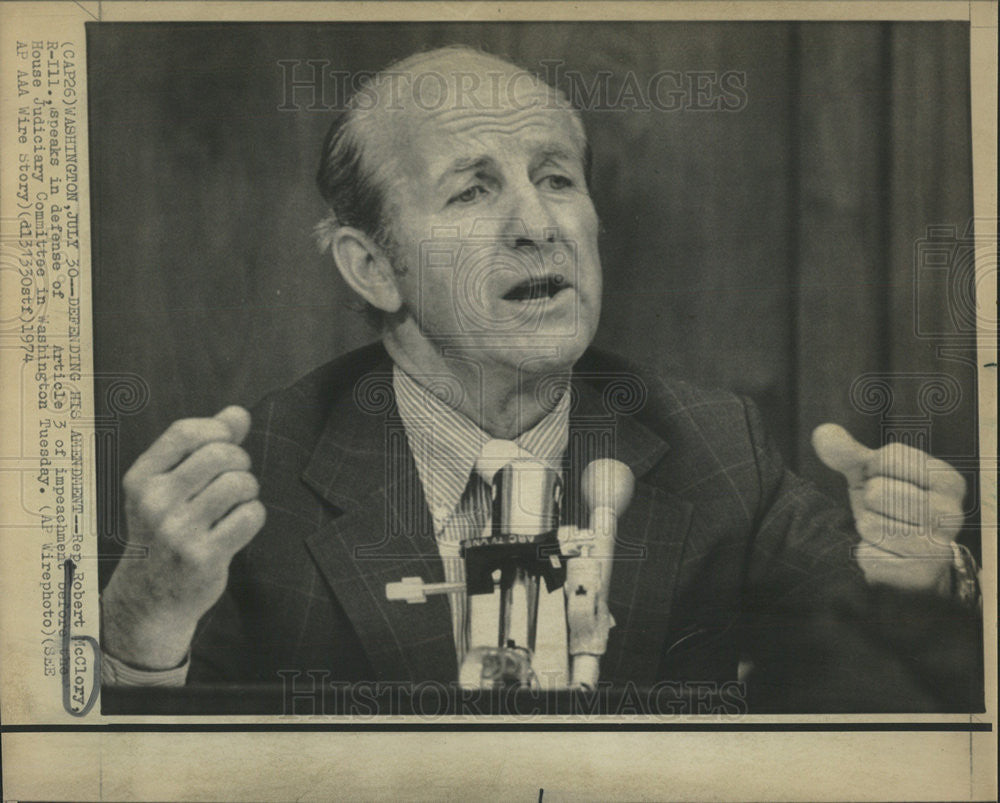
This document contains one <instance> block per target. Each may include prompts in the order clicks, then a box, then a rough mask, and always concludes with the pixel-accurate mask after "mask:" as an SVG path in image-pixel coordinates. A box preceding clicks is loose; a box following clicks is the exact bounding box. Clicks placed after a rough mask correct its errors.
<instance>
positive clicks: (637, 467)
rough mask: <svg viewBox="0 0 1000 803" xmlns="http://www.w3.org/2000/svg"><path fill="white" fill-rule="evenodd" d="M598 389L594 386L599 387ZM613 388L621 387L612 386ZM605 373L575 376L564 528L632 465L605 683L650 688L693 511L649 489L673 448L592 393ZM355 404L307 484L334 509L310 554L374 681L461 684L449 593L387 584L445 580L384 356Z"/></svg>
mask: <svg viewBox="0 0 1000 803" xmlns="http://www.w3.org/2000/svg"><path fill="white" fill-rule="evenodd" d="M593 379H597V380H598V382H597V383H594V382H592V381H588V380H593ZM611 379H612V380H613V379H614V377H611ZM608 380H609V377H608V376H607V375H606V374H602V375H600V376H596V377H588V376H587V375H586V374H583V373H579V374H577V375H576V376H575V377H574V383H573V387H574V404H573V408H572V411H571V414H570V438H569V445H568V449H567V455H566V464H565V469H566V472H567V473H566V476H567V477H568V478H569V481H568V483H567V488H566V499H565V505H564V521H567V522H571V523H576V524H585V523H586V516H585V513H583V504H582V501H581V499H580V493H579V479H580V474H581V472H582V469H583V467H584V466H586V465H587V463H589V462H590V461H592V460H594V459H597V458H600V457H612V458H615V459H618V460H621V461H622V462H624V463H625V464H626V465H628V466H629V467H630V468H631V469H632V471H633V473H634V474H635V477H636V491H635V496H634V497H633V501H632V503H631V505H630V506H629V508H628V510H627V511H626V512H625V514H624V516H623V517H622V518H621V520H620V522H619V527H618V543H617V545H616V551H615V564H614V568H613V571H612V578H611V589H610V593H609V604H610V607H611V612H612V614H613V615H614V617H615V620H616V623H617V625H616V627H615V628H613V629H612V631H611V635H610V638H609V641H608V651H607V653H606V655H605V656H604V659H603V660H602V670H601V677H602V678H603V679H607V680H614V681H624V680H631V681H633V682H651V681H653V680H655V673H656V669H657V666H658V665H659V662H660V658H661V655H662V652H663V647H664V644H665V641H666V638H667V631H668V623H669V618H670V608H671V603H672V599H673V594H674V589H675V586H676V575H677V568H678V566H679V563H680V555H681V550H682V548H683V544H684V540H685V538H686V536H687V532H688V529H689V527H690V523H691V511H692V505H691V504H690V503H688V502H686V501H685V500H682V499H680V498H677V497H674V496H672V495H670V494H668V493H666V492H665V491H664V490H663V489H662V488H661V487H660V486H659V484H657V483H655V482H651V481H649V478H648V477H647V475H649V474H650V472H651V469H653V468H654V467H655V466H656V464H657V463H658V462H659V461H660V459H661V458H662V457H663V455H664V454H665V453H666V452H667V450H668V446H667V444H666V442H665V441H664V440H663V439H662V438H661V437H660V436H659V435H657V434H656V433H655V432H653V431H652V430H651V429H649V428H648V427H647V426H645V425H644V424H642V423H641V422H640V421H639V420H637V417H636V416H635V415H634V414H633V413H634V412H636V411H634V410H630V409H627V408H623V407H622V406H621V405H617V406H616V403H615V399H616V397H615V394H613V393H609V392H608V388H609V387H610V384H605V385H604V387H603V391H602V389H601V388H600V387H596V386H595V384H597V385H600V383H602V382H603V383H608ZM354 399H355V402H356V403H355V404H353V405H341V406H339V407H338V410H337V412H336V414H335V415H331V417H330V419H329V420H328V421H327V424H326V428H325V430H324V432H323V434H322V436H321V437H320V440H319V443H318V445H317V446H316V449H315V450H314V452H313V455H312V459H311V460H310V463H309V465H308V466H307V468H306V470H305V471H304V472H303V479H304V480H305V482H306V483H307V484H308V485H310V487H312V488H313V490H314V491H316V493H318V494H319V495H320V496H321V497H322V498H323V499H325V500H326V501H327V502H328V503H329V504H330V505H332V506H333V507H334V508H335V510H333V511H330V512H328V513H326V514H325V515H324V517H323V521H322V522H321V523H320V524H319V526H318V527H317V528H316V530H315V531H314V532H313V533H312V534H311V535H309V536H308V537H307V539H306V544H307V546H308V548H309V551H310V553H311V554H312V556H313V559H314V560H315V561H316V564H317V566H318V568H319V570H320V572H321V573H322V574H323V577H324V578H325V579H326V581H327V583H329V585H330V588H331V589H332V591H333V593H334V595H335V596H336V599H337V601H338V602H339V604H340V605H341V607H342V608H343V610H344V612H345V613H346V615H347V616H348V618H349V619H350V621H351V623H352V625H353V627H354V629H355V632H356V633H357V635H358V637H359V639H360V641H361V643H362V646H363V649H364V650H365V653H366V655H367V657H368V658H369V661H370V662H371V665H372V667H373V668H374V670H375V675H376V678H375V679H376V680H385V681H389V680H412V681H420V680H438V681H441V682H447V681H450V680H454V679H455V677H456V676H457V671H456V663H455V661H456V656H455V644H454V639H453V637H452V627H451V611H450V606H449V603H448V600H447V597H446V595H437V596H431V597H429V598H428V601H427V602H426V603H423V604H412V605H411V604H409V603H406V602H390V601H389V600H387V599H386V596H385V585H386V583H390V582H396V581H398V580H400V579H401V578H403V577H413V576H417V577H420V578H421V579H423V580H424V581H426V582H441V581H443V579H444V571H443V567H442V564H441V558H440V557H439V555H438V551H437V546H436V543H435V540H434V534H433V533H434V530H433V524H432V520H431V516H430V512H429V511H428V509H427V504H426V501H425V499H424V494H423V488H422V486H421V484H420V480H419V476H418V474H417V470H416V465H415V463H414V460H413V455H412V453H411V451H410V448H409V444H408V442H407V440H406V434H405V430H404V428H403V424H402V421H401V420H400V418H399V412H398V410H397V408H396V403H395V394H394V392H393V388H392V368H391V362H390V361H389V360H388V358H387V356H385V355H384V352H383V359H382V360H381V361H380V363H379V365H377V366H376V367H375V368H374V369H373V370H372V371H370V372H369V373H367V374H365V375H364V376H362V377H361V379H360V380H359V381H358V382H357V383H356V385H355V388H354Z"/></svg>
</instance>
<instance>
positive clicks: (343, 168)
mask: <svg viewBox="0 0 1000 803" xmlns="http://www.w3.org/2000/svg"><path fill="white" fill-rule="evenodd" d="M511 108H515V109H530V108H538V109H547V110H562V111H565V113H566V114H567V115H568V116H569V118H570V119H571V128H572V130H573V131H574V132H575V134H576V137H575V139H576V140H577V145H578V147H579V151H580V157H581V159H582V160H583V162H584V165H585V171H586V173H587V177H588V180H589V167H590V151H589V148H588V146H587V141H586V135H585V132H584V128H583V123H582V121H581V120H580V116H579V113H578V112H577V111H576V110H575V109H574V108H573V107H572V106H571V104H570V103H569V101H568V100H567V99H566V97H565V96H564V95H563V94H562V92H560V91H559V90H558V89H555V88H553V87H550V86H548V85H547V84H545V83H544V82H542V81H541V80H540V79H539V78H538V77H537V76H535V75H533V74H532V73H530V72H528V71H526V70H524V69H522V68H520V67H518V66H517V65H515V64H512V63H510V62H508V61H505V60H503V59H501V58H498V57H496V56H493V55H491V54H488V53H484V52H481V51H478V50H475V49H473V48H470V47H466V46H450V47H443V48H439V49H436V50H432V51H429V52H426V53H418V54H415V55H412V56H408V57H407V58H405V59H402V60H401V61H398V62H396V63H394V64H392V65H390V66H389V67H387V68H386V69H384V70H382V71H380V72H378V73H376V74H375V75H373V76H371V77H370V78H368V79H367V80H365V81H364V82H363V83H362V85H361V86H360V87H359V88H358V90H357V91H356V92H355V93H354V94H353V95H352V96H351V98H350V99H349V100H348V102H347V104H346V109H345V111H344V112H343V113H342V114H341V115H340V117H338V119H337V120H335V121H334V123H333V125H332V126H331V128H330V130H329V132H328V134H327V137H326V140H325V142H324V145H323V153H322V157H321V161H320V168H319V172H318V175H317V183H318V185H319V189H320V192H321V194H322V195H323V198H324V199H325V200H326V202H327V204H328V206H329V208H330V215H329V217H328V218H327V219H326V220H324V221H323V222H322V223H321V224H320V226H319V227H317V235H318V238H319V241H320V246H321V248H323V250H327V247H328V245H329V243H330V241H331V238H332V235H333V234H334V232H335V231H336V230H337V229H338V228H339V227H341V226H351V227H354V228H357V229H359V230H361V231H363V232H365V233H366V234H368V235H369V236H370V237H372V239H373V240H374V241H375V242H376V243H377V244H378V245H380V246H381V247H382V248H384V249H386V250H387V252H388V253H389V254H390V256H391V255H392V253H393V234H392V220H393V218H394V217H395V210H394V203H393V197H394V193H393V191H392V190H393V186H394V185H395V184H397V183H398V182H401V181H405V179H406V176H407V173H408V171H411V170H413V169H415V165H413V164H412V162H411V161H410V155H411V154H412V148H411V147H409V146H410V145H411V143H412V140H413V138H414V137H415V136H417V135H419V132H420V131H421V128H422V126H424V125H425V124H429V123H434V124H435V125H438V126H440V124H441V123H448V121H449V120H452V119H456V118H459V117H461V118H465V117H467V115H465V114H462V113H467V112H469V111H475V112H477V114H479V115H480V116H482V117H483V118H489V117H490V116H491V115H494V116H496V117H497V118H498V120H499V118H500V117H501V116H502V112H503V111H505V110H509V109H511ZM498 124H502V123H500V122H498ZM456 125H461V122H456Z"/></svg>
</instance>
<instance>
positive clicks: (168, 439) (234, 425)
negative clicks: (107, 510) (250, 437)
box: [122, 406, 250, 489]
mask: <svg viewBox="0 0 1000 803" xmlns="http://www.w3.org/2000/svg"><path fill="white" fill-rule="evenodd" d="M249 427H250V414H249V413H248V412H247V411H246V410H244V409H243V408H242V407H235V406H233V407H227V408H225V409H224V410H222V412H220V413H219V415H217V416H215V417H214V418H182V419H180V420H178V421H174V423H172V424H171V425H170V426H169V427H167V429H166V431H165V432H164V433H163V434H162V435H161V436H160V437H159V438H157V439H156V440H155V441H154V442H153V445H152V446H150V447H149V448H148V449H147V450H146V451H145V452H143V453H142V454H141V455H140V456H139V457H138V459H137V460H136V461H135V463H133V464H132V467H131V468H130V469H129V470H128V471H127V472H126V473H125V476H124V477H123V478H122V482H123V484H124V485H125V487H126V489H129V488H130V487H132V488H137V487H138V486H141V485H142V484H143V482H144V481H145V480H146V479H147V478H149V477H151V476H153V475H155V474H162V473H164V472H166V471H169V470H170V469H172V468H174V467H175V466H176V465H177V464H178V463H180V462H181V461H182V460H183V459H184V458H185V457H187V456H188V455H189V454H191V453H192V452H194V451H195V450H196V449H198V448H200V447H201V446H204V445H205V444H206V443H211V442H212V441H228V442H235V443H239V442H240V441H242V440H243V438H245V437H246V433H247V431H248V430H249Z"/></svg>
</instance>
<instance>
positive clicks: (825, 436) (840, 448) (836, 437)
mask: <svg viewBox="0 0 1000 803" xmlns="http://www.w3.org/2000/svg"><path fill="white" fill-rule="evenodd" d="M812 444H813V449H815V450H816V456H817V457H819V459H820V460H821V461H822V462H823V464H824V465H826V466H827V467H828V468H832V469H833V470H834V471H838V472H840V473H841V474H843V475H844V476H845V477H847V484H848V485H849V486H850V487H852V488H856V487H858V486H860V485H861V483H863V482H864V480H865V477H866V476H867V474H866V470H867V465H868V461H869V460H871V457H872V454H873V452H872V450H871V449H869V448H868V447H867V446H865V445H864V444H862V443H859V442H858V441H856V440H855V439H854V438H852V437H851V435H850V433H848V431H847V430H846V429H844V428H843V427H841V426H838V425H837V424H820V425H819V426H818V427H816V429H814V430H813V434H812Z"/></svg>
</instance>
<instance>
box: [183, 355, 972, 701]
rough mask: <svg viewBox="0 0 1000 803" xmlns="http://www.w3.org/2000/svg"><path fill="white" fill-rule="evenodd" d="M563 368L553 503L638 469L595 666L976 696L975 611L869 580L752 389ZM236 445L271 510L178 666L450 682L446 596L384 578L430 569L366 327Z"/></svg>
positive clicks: (418, 494) (836, 515) (781, 695)
mask: <svg viewBox="0 0 1000 803" xmlns="http://www.w3.org/2000/svg"><path fill="white" fill-rule="evenodd" d="M574 371H575V373H574V381H573V407H572V410H571V414H570V445H569V449H568V455H567V467H566V468H567V477H569V488H568V490H567V503H566V505H565V508H566V514H565V518H566V520H567V521H575V522H576V523H581V524H582V523H585V520H581V518H580V517H581V513H580V510H579V509H580V505H579V502H578V499H579V495H578V492H577V490H578V489H576V488H575V487H574V486H573V479H574V478H578V477H579V474H580V469H581V468H582V466H583V465H585V464H586V463H588V462H589V461H590V460H592V459H594V458H596V457H600V456H609V457H615V458H617V459H619V460H622V461H624V462H625V463H627V464H628V465H629V466H630V467H631V469H632V471H633V472H634V474H635V477H636V491H635V496H634V498H633V501H632V503H631V505H630V506H629V508H628V510H627V512H626V513H625V514H624V516H623V517H622V519H621V521H620V523H619V544H618V547H617V553H616V555H617V558H618V559H617V560H616V561H615V564H614V568H613V574H612V585H611V590H610V607H611V610H612V613H613V615H614V617H615V620H616V622H617V626H616V627H615V628H614V629H613V630H612V631H611V637H610V640H609V644H608V651H607V654H606V655H605V656H604V659H603V661H602V665H601V678H602V680H610V681H614V682H616V683H622V682H626V681H632V682H634V683H636V684H639V685H648V684H653V683H656V682H657V681H661V680H675V681H688V682H721V681H732V680H734V679H735V678H736V671H737V665H738V663H739V661H740V660H741V658H743V659H750V660H752V661H753V663H754V670H753V672H752V673H751V674H750V677H749V681H748V686H747V692H748V694H749V699H750V701H751V705H753V706H755V707H756V709H757V710H814V711H820V710H838V711H849V710H922V709H923V710H927V709H930V710H939V709H952V710H971V709H974V708H976V707H977V705H978V703H977V694H978V691H977V690H976V688H975V683H974V681H975V679H976V671H977V667H978V657H979V656H978V653H977V652H976V646H975V645H976V643H977V642H976V634H977V633H978V630H977V621H976V617H975V616H971V615H969V614H968V613H967V612H966V611H964V610H962V609H961V608H959V607H958V606H953V605H951V604H949V603H946V602H943V601H940V600H933V599H928V598H925V597H923V596H920V595H913V596H909V597H907V596H906V595H900V594H896V593H893V592H889V591H888V590H886V589H870V588H869V587H868V586H867V585H866V583H865V581H864V579H863V577H862V575H861V573H860V571H859V569H858V568H857V565H856V563H855V562H854V561H853V560H852V558H851V550H852V547H853V546H854V545H855V544H856V543H857V541H858V536H857V535H856V534H855V533H854V531H853V528H852V526H851V521H850V514H849V512H848V511H846V510H843V509H841V508H839V507H838V506H836V505H835V504H833V503H832V502H831V501H830V500H829V499H828V498H826V497H825V496H823V495H822V494H821V493H819V492H818V491H817V490H816V489H815V488H814V487H812V486H811V485H810V484H808V483H806V482H804V481H803V480H801V479H800V478H798V477H796V476H795V475H793V474H792V473H790V472H789V471H787V470H786V469H785V467H784V466H783V463H782V460H781V458H780V456H779V454H778V452H777V450H776V448H775V447H774V445H773V444H772V443H771V442H770V441H769V440H768V438H767V436H766V434H765V433H764V431H763V428H762V426H761V421H760V418H759V416H758V413H757V412H756V410H755V408H754V407H753V406H752V404H750V403H749V402H747V401H745V400H742V399H740V398H739V397H737V396H734V395H732V394H729V393H725V392H718V391H706V390H703V389H700V388H698V387H695V386H694V385H691V384H689V383H686V382H682V381H673V380H671V381H667V380H663V379H660V378H658V377H656V376H653V375H651V374H648V373H642V372H640V371H638V370H637V369H636V368H635V367H634V366H631V365H628V364H625V363H623V362H622V361H620V360H618V359H615V358H612V357H610V356H608V355H605V354H601V353H599V352H597V351H596V350H591V351H589V352H588V353H587V354H586V355H585V356H584V357H583V358H582V359H581V360H580V362H579V363H578V364H577V366H576V367H575V369H574ZM246 446H247V448H248V450H249V452H250V454H251V456H252V457H253V464H254V471H255V472H256V474H257V476H258V477H259V479H260V482H261V499H262V501H263V502H264V503H265V505H266V507H267V511H268V519H267V523H266V525H265V526H264V529H263V530H262V531H261V533H260V534H259V535H258V536H257V537H256V538H255V539H254V540H253V541H252V542H251V543H250V544H249V545H248V547H246V548H245V549H244V550H243V551H242V552H241V553H239V554H238V555H237V556H236V558H235V559H234V561H233V564H232V567H231V570H230V582H229V586H228V589H227V592H226V594H225V595H224V596H223V598H222V599H221V600H220V601H219V603H218V604H217V605H216V606H215V608H213V610H212V611H210V612H209V614H207V615H206V617H205V618H204V619H203V620H202V623H201V625H200V627H199V632H198V635H197V636H196V640H195V644H194V647H193V660H192V669H191V673H190V676H189V682H197V681H199V680H211V681H214V680H222V679H234V680H247V681H252V680H259V681H274V680H278V677H279V676H278V673H279V672H281V671H282V670H288V671H294V670H298V671H302V672H305V671H310V670H311V671H319V672H323V673H328V674H326V675H324V676H325V677H327V678H329V679H331V680H342V681H362V680H366V681H407V680H408V681H421V680H438V681H442V682H447V681H453V680H454V679H455V678H456V676H457V669H456V658H455V647H454V644H453V640H452V635H451V633H452V630H451V624H450V612H449V605H448V602H447V599H446V598H445V597H444V596H436V597H431V598H430V599H429V600H428V602H427V603H426V604H423V605H409V604H406V603H402V602H390V601H388V600H387V599H386V597H385V584H386V583H388V582H392V581H397V580H399V579H400V578H402V577H406V576H414V575H417V576H420V577H422V578H423V579H424V580H425V581H429V582H437V581H442V580H443V579H444V577H443V570H442V567H441V562H440V558H439V557H438V553H437V549H436V546H435V543H434V538H433V529H432V524H431V517H430V514H429V511H428V509H427V507H426V504H425V501H424V496H423V491H422V488H421V485H420V481H419V479H418V476H417V472H416V467H415V465H414V462H413V456H412V454H411V452H410V450H409V447H408V444H407V441H406V437H405V432H404V429H403V425H402V422H401V421H400V419H399V414H398V410H397V409H396V405H395V399H394V394H393V388H392V363H391V361H390V359H389V357H388V355H387V354H386V352H385V350H384V349H383V348H382V346H381V345H380V344H375V345H372V346H368V347H365V348H363V349H360V350H358V351H355V352H353V353H351V354H348V355H346V356H344V357H341V358H339V359H338V360H336V361H334V362H332V363H330V364H328V365H326V366H323V367H322V368H320V369H318V370H317V371H315V372H313V373H312V374H310V375H309V376H307V377H305V378H304V379H302V380H301V381H299V382H298V383H296V384H295V385H293V386H292V387H290V388H288V389H285V390H282V391H280V392H278V393H275V394H273V395H271V396H269V397H267V398H265V399H264V400H263V401H262V402H261V403H260V404H259V405H258V406H257V407H256V408H255V410H254V411H253V428H252V430H251V432H250V435H249V436H248V439H247V442H246ZM970 684H971V685H970Z"/></svg>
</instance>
